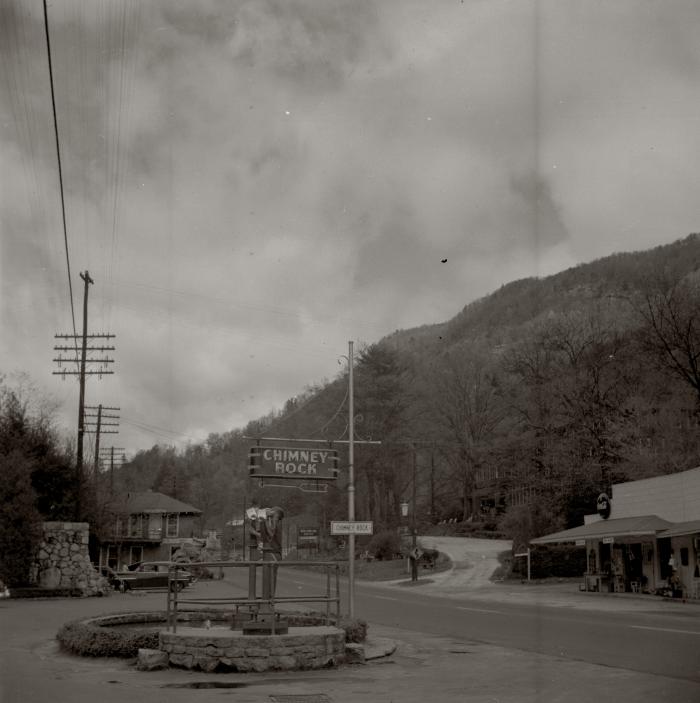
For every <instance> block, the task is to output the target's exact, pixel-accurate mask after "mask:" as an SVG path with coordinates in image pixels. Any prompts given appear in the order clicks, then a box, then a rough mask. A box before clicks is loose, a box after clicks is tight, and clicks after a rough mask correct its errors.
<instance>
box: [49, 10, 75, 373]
mask: <svg viewBox="0 0 700 703" xmlns="http://www.w3.org/2000/svg"><path fill="white" fill-rule="evenodd" d="M44 30H45V32H46V53H47V56H48V59H49V83H50V85H51V110H52V112H53V131H54V137H55V139H56V158H57V161H58V186H59V193H60V197H61V219H62V221H63V243H64V246H65V250H66V267H67V269H68V293H69V296H70V312H71V318H72V320H73V334H74V335H75V355H76V359H77V356H78V337H77V332H76V327H75V305H74V304H73V282H72V276H71V271H70V254H69V251H68V227H67V226H66V199H65V194H64V190H63V169H62V167H61V146H60V140H59V138H58V117H57V115H56V94H55V91H54V83H53V63H52V61H51V39H50V36H49V15H48V11H47V8H46V0H44Z"/></svg>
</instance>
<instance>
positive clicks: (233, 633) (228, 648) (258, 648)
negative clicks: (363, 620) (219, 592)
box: [159, 626, 345, 672]
mask: <svg viewBox="0 0 700 703" xmlns="http://www.w3.org/2000/svg"><path fill="white" fill-rule="evenodd" d="M159 639H160V644H159V649H160V650H161V651H163V652H166V653H167V654H168V659H169V662H170V664H171V665H172V666H179V667H184V668H186V669H199V670H201V671H208V672H211V671H240V672H247V671H256V672H257V671H270V670H285V671H289V670H294V669H321V668H323V667H327V666H335V665H336V664H338V663H340V662H341V661H342V659H343V656H344V654H345V631H344V630H341V629H339V628H337V627H328V626H315V627H290V628H289V632H288V633H287V634H285V635H244V634H243V633H242V632H240V631H237V630H231V629H229V628H224V627H212V628H210V629H207V628H203V627H202V628H200V627H183V628H179V629H178V631H177V632H168V631H165V630H161V632H160V637H159Z"/></svg>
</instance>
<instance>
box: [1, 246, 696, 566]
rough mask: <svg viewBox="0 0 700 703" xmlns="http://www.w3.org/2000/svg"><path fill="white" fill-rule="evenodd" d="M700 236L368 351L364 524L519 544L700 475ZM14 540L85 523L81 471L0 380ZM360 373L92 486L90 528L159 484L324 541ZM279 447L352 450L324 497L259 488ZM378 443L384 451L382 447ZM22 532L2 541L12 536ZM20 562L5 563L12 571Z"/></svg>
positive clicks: (363, 362)
mask: <svg viewBox="0 0 700 703" xmlns="http://www.w3.org/2000/svg"><path fill="white" fill-rule="evenodd" d="M698 271H700V237H698V236H697V235H691V236H690V237H688V238H686V239H684V240H681V241H679V242H676V243H674V244H672V245H668V246H665V247H658V248H656V249H654V250H650V251H647V252H640V253H636V254H618V255H614V256H612V257H607V258H606V259H602V260H600V261H599V262H593V263H591V264H586V265H582V266H579V267H575V268H574V269H571V270H570V271H566V272H562V273H561V274H557V275H556V276H551V277H548V278H545V279H526V280H524V281H517V282H515V283H513V284H509V285H507V286H504V287H503V288H501V289H499V290H498V291H496V292H495V293H493V294H492V295H490V296H486V297H485V298H483V299H481V300H478V301H475V302H474V303H471V304H470V305H468V306H466V307H465V308H464V309H463V310H462V311H461V312H460V313H459V314H458V315H456V316H455V317H454V318H453V319H452V320H450V321H449V322H446V323H444V324H441V325H431V326H426V327H422V328H417V329H414V330H407V331H397V332H395V333H393V334H392V335H389V336H388V337H386V338H385V339H383V340H381V341H380V342H378V343H376V344H370V345H367V346H365V347H363V348H361V349H360V351H359V353H358V356H357V361H356V365H355V368H354V377H355V382H354V389H353V390H354V396H355V412H356V417H355V423H354V426H355V430H356V439H357V440H358V443H357V445H356V449H355V479H356V485H355V489H356V490H355V502H356V515H357V519H361V520H365V519H366V520H373V521H374V523H375V532H378V531H380V530H382V529H392V530H393V529H394V528H396V527H397V526H399V525H400V524H401V523H402V522H403V523H404V524H405V522H406V520H405V518H404V517H403V516H402V511H401V503H402V502H405V501H411V502H412V499H413V495H414V481H415V496H416V505H411V506H410V511H411V512H410V519H411V520H413V519H415V520H416V522H417V524H418V527H419V528H421V529H423V528H425V527H426V526H427V524H429V523H438V522H441V521H444V520H453V521H454V520H456V521H459V522H461V523H463V524H465V525H467V524H472V525H475V526H479V527H480V528H481V529H482V530H486V531H495V532H498V533H500V534H504V535H505V536H508V537H512V538H514V539H515V540H517V541H519V542H520V541H527V540H528V539H529V538H531V537H533V536H536V535H539V534H543V533H545V532H548V531H553V530H556V529H560V528H566V527H570V526H574V525H576V524H580V523H581V522H582V519H583V518H582V516H583V515H584V514H586V513H590V512H593V511H594V510H595V499H596V496H597V495H598V494H599V493H600V492H601V491H603V490H609V488H610V486H611V484H613V483H615V482H619V481H624V480H636V479H640V478H645V477H649V476H654V475H660V474H665V473H671V472H676V471H681V470H685V469H688V468H692V467H694V466H696V465H697V464H698V461H697V457H698V451H699V450H700V438H699V437H700V435H699V433H698V419H699V417H700V317H699V313H698V311H699V310H700V277H699V275H698ZM0 386H1V388H0V463H1V467H2V471H3V476H4V477H6V476H7V477H10V480H5V481H4V482H3V488H2V490H3V491H5V494H4V496H3V498H4V499H3V501H2V506H3V507H2V508H0V510H3V511H4V512H3V513H2V515H3V517H2V529H3V534H6V535H18V531H17V530H16V531H15V532H13V531H12V530H13V529H14V528H13V527H12V525H13V522H12V519H13V518H12V515H13V514H14V513H13V511H11V510H8V509H7V508H6V507H5V506H8V505H9V504H10V503H13V504H15V505H21V506H22V508H21V510H20V512H21V513H22V514H24V515H26V516H29V517H30V518H31V519H30V520H29V521H30V522H33V523H35V522H36V519H38V518H39V517H43V518H44V519H47V518H54V519H69V518H72V517H73V515H72V512H71V511H72V507H73V506H74V498H75V491H76V490H78V488H79V487H78V486H77V485H76V484H75V475H74V473H73V471H72V468H71V467H72V466H74V457H73V453H72V449H71V447H70V445H68V444H66V443H63V444H61V441H60V438H59V437H58V435H57V433H56V431H55V429H54V427H53V424H52V420H51V408H50V407H46V405H45V404H44V406H42V405H41V403H37V402H36V400H35V396H34V395H33V393H32V391H31V389H30V388H28V387H26V385H25V387H22V388H17V387H14V388H10V386H8V384H7V382H6V379H5V380H4V381H3V383H2V384H0ZM347 408H348V382H347V371H345V372H341V373H340V374H339V375H338V376H337V377H336V378H334V379H332V380H328V381H324V382H322V383H319V384H317V385H315V386H310V387H308V388H307V389H306V390H305V391H304V392H303V393H301V394H300V395H299V396H297V397H294V398H291V399H289V400H288V401H287V402H286V403H285V405H284V407H283V408H282V409H280V410H277V411H271V412H270V413H269V414H268V415H267V416H265V417H262V418H257V419H255V420H252V421H251V422H249V423H248V425H247V426H246V427H244V428H237V429H232V430H231V431H229V432H225V433H217V434H211V435H209V437H208V438H207V439H206V440H205V441H204V442H201V443H193V444H190V445H188V446H186V447H185V448H175V447H172V446H163V445H155V446H153V447H151V448H150V449H147V450H143V451H140V452H138V453H137V454H136V455H135V456H134V457H133V458H132V459H131V460H130V461H128V462H126V463H125V464H124V465H123V466H121V467H118V468H115V469H114V472H113V473H112V474H109V475H108V474H107V473H101V474H98V475H96V476H90V477H89V478H90V481H89V482H88V485H87V486H86V487H84V490H86V491H87V496H88V500H86V501H85V510H84V511H83V512H84V514H83V515H82V516H81V517H82V518H83V519H89V521H90V522H91V524H93V525H94V526H95V527H94V529H95V531H96V532H99V530H100V529H102V528H101V527H100V526H101V525H105V524H108V523H109V519H110V513H109V506H110V505H113V504H114V501H115V499H116V498H117V497H119V496H124V495H125V494H126V493H128V492H133V491H142V490H146V489H148V488H151V489H153V490H157V491H161V492H163V493H166V494H167V495H170V496H172V497H174V498H177V499H179V500H182V501H183V502H186V503H190V504H192V505H194V506H196V507H198V508H199V509H200V510H202V516H201V528H202V530H205V529H221V528H222V526H223V524H224V523H225V522H226V521H228V520H230V519H231V518H235V517H242V514H243V510H244V508H245V507H246V506H249V505H250V504H251V503H252V502H253V501H257V502H258V503H259V504H260V505H280V506H282V507H283V508H284V510H285V512H286V515H287V516H288V519H290V520H292V521H295V522H296V523H297V524H299V525H307V526H308V525H318V526H320V528H321V530H322V531H323V530H324V529H325V530H327V526H328V523H329V522H330V520H333V519H341V520H342V519H346V517H347V493H346V490H347V478H348V472H347V445H346V444H342V443H338V441H339V440H343V439H345V440H346V439H347V436H348V435H347V433H348V414H347ZM265 436H277V437H290V438H299V439H302V438H304V439H322V440H327V441H328V442H329V443H332V442H336V444H335V445H333V446H335V447H336V448H338V449H339V450H340V452H341V471H340V477H339V479H338V481H337V482H334V483H331V484H330V485H329V486H328V488H327V492H326V493H319V494H314V493H302V492H300V491H298V490H295V489H282V488H273V487H260V486H259V485H257V483H256V482H254V481H253V480H251V479H250V478H249V477H248V469H247V466H248V458H247V455H248V451H249V449H250V448H251V446H252V445H253V444H254V442H255V439H254V438H258V437H265ZM365 440H372V441H380V442H381V444H368V443H365ZM18 540H19V537H17V539H14V538H8V539H7V540H5V541H4V542H3V544H9V543H10V542H13V541H14V542H15V543H16V544H19V541H18ZM6 561H7V558H5V559H3V562H6Z"/></svg>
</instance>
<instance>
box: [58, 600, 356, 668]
mask: <svg viewBox="0 0 700 703" xmlns="http://www.w3.org/2000/svg"><path fill="white" fill-rule="evenodd" d="M283 615H284V619H285V620H287V622H288V623H289V624H290V625H291V626H296V627H304V626H306V627H310V626H314V625H321V624H323V623H324V622H325V617H324V616H323V615H322V614H320V613H313V612H311V613H286V612H285V613H283ZM206 619H208V620H210V621H211V622H225V623H227V624H231V622H232V613H231V612H230V611H224V610H211V611H209V610H204V609H202V610H192V611H180V612H179V613H178V622H203V621H204V620H206ZM165 622H166V612H165V611H164V610H161V611H153V612H143V613H114V614H110V615H102V616H99V617H95V618H89V619H85V620H74V621H72V622H69V623H66V624H65V625H63V626H62V627H61V628H60V630H59V631H58V633H57V634H56V639H57V640H58V642H59V644H60V646H61V648H62V649H64V650H66V651H68V652H71V653H73V654H78V655H80V656H83V657H127V658H128V657H136V656H137V655H138V650H139V649H158V631H159V630H161V629H162V628H163V626H164V625H165ZM127 624H130V625H139V624H141V625H144V626H148V625H153V626H154V628H157V629H154V630H151V631H149V630H127V629H125V628H119V629H111V627H112V626H115V625H117V626H118V625H127ZM336 626H337V627H339V628H340V629H342V630H345V641H346V642H364V640H365V639H366V637H367V623H366V622H365V621H364V620H361V619H359V618H353V619H350V618H341V619H340V620H339V621H338V622H337V623H336Z"/></svg>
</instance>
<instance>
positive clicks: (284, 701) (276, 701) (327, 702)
mask: <svg viewBox="0 0 700 703" xmlns="http://www.w3.org/2000/svg"><path fill="white" fill-rule="evenodd" d="M270 700H271V701H272V702H273V703H332V701H331V699H330V698H329V697H328V696H327V695H326V694H325V693H307V694H305V695H285V694H279V693H278V694H277V695H276V696H270Z"/></svg>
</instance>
